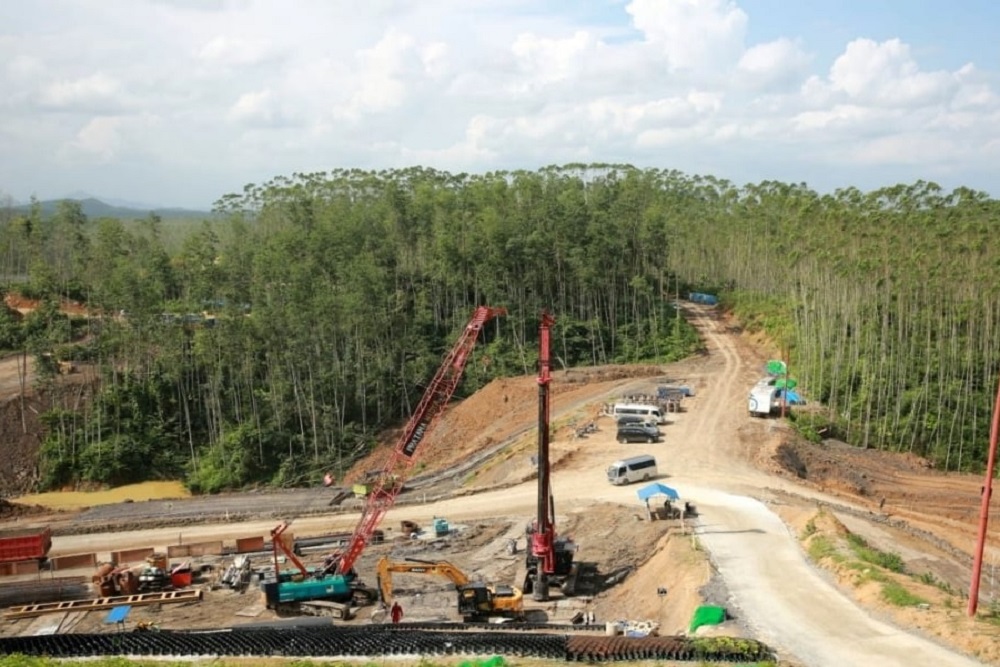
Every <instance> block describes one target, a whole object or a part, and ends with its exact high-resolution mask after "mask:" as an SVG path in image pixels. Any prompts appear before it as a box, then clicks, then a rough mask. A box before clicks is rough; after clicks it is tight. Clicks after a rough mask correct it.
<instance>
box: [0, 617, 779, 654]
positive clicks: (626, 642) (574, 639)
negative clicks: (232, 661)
mask: <svg viewBox="0 0 1000 667" xmlns="http://www.w3.org/2000/svg"><path fill="white" fill-rule="evenodd" d="M14 653H19V654H23V655H35V656H48V657H51V658H82V657H91V656H109V655H127V656H282V657H321V656H324V657H328V656H388V655H418V656H438V655H503V656H515V657H534V658H549V659H553V660H563V661H587V662H593V661H623V660H624V661H630V660H646V659H649V660H714V661H728V662H757V661H761V660H768V659H771V658H772V653H771V651H770V649H768V647H767V646H765V645H763V644H761V643H759V642H756V641H753V640H747V639H730V638H725V637H716V638H706V639H697V638H695V639H691V638H687V637H622V636H618V637H602V636H593V635H591V636H575V635H572V636H571V635H565V634H540V633H529V632H463V631H461V630H458V629H456V630H453V631H438V632H432V631H427V630H405V629H402V628H399V627H398V626H397V627H395V628H393V627H383V626H379V625H371V626H367V627H360V628H340V627H327V628H309V627H305V628H287V629H276V628H261V629H258V630H246V631H240V632H234V631H232V630H220V631H205V632H172V631H160V632H151V631H147V632H121V633H116V634H91V635H84V634H80V635H74V634H69V635H44V636H25V637H7V638H0V655H10V654H14Z"/></svg>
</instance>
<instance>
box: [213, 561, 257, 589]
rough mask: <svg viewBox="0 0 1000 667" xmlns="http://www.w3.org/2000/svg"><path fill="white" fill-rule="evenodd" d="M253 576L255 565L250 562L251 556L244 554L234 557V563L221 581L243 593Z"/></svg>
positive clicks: (227, 569) (224, 573)
mask: <svg viewBox="0 0 1000 667" xmlns="http://www.w3.org/2000/svg"><path fill="white" fill-rule="evenodd" d="M252 576H253V566H252V565H251V563H250V556H247V555H245V554H243V555H239V556H236V558H234V559H233V564H232V565H230V566H229V567H227V568H226V571H225V572H223V574H222V578H221V580H220V581H221V582H222V584H223V585H224V586H228V587H229V588H230V589H232V590H234V591H239V592H240V593H242V592H244V591H245V590H246V589H247V586H249V585H250V578H251V577H252Z"/></svg>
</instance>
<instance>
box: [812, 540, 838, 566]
mask: <svg viewBox="0 0 1000 667" xmlns="http://www.w3.org/2000/svg"><path fill="white" fill-rule="evenodd" d="M836 555H837V545H836V544H834V543H833V541H832V540H831V539H830V538H828V537H826V536H825V535H816V536H814V537H813V538H812V540H811V541H810V542H809V557H810V558H812V559H813V560H814V561H816V562H817V563H818V562H819V561H821V560H823V559H824V558H833V557H834V556H836Z"/></svg>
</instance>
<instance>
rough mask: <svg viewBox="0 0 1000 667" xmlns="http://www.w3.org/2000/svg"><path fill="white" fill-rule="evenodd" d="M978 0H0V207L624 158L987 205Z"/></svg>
mask: <svg viewBox="0 0 1000 667" xmlns="http://www.w3.org/2000/svg"><path fill="white" fill-rule="evenodd" d="M998 25H1000V3H998V2H995V1H994V0H955V1H952V2H945V1H944V0H823V1H822V2H819V1H816V2H813V1H809V2H805V1H802V0H780V1H779V0H367V1H366V2H357V1H348V0H33V1H32V2H13V1H10V2H3V3H0V154H2V156H3V157H2V159H0V197H5V198H8V197H9V198H13V199H14V200H15V201H20V202H24V201H27V200H28V199H29V198H30V197H31V196H36V197H38V198H40V199H51V198H61V197H66V196H74V195H77V196H78V195H80V194H81V193H87V194H90V195H94V196H98V197H101V198H104V199H105V200H115V201H125V202H134V203H139V204H142V205H144V206H179V207H187V208H199V209H206V208H208V207H210V206H211V204H212V203H213V202H214V201H216V200H217V199H219V198H220V197H221V196H223V195H225V194H227V193H231V192H240V191H242V190H243V187H244V185H246V184H248V183H263V182H266V181H268V180H270V179H271V178H273V177H275V176H291V175H292V174H294V173H297V172H301V173H308V172H316V171H327V170H330V169H336V168H362V169H384V168H392V167H408V166H413V165H422V166H429V167H434V168H437V169H442V170H447V171H452V172H469V173H483V172H487V171H492V170H496V169H528V170H534V169H537V168H539V167H543V166H546V165H552V164H564V163H569V162H614V163H630V164H634V165H636V166H639V167H655V168H664V169H677V170H680V171H682V172H686V173H688V174H692V175H693V174H702V175H712V176H716V177H719V178H725V179H728V180H730V181H733V182H735V183H737V184H744V183H750V182H753V183H756V182H760V181H764V180H780V181H786V182H793V183H806V184H808V185H809V186H810V187H813V188H814V189H817V190H819V191H821V192H832V191H833V190H835V189H837V188H841V187H850V186H854V187H858V188H861V189H862V190H871V189H875V188H878V187H882V186H887V185H893V184H896V183H912V182H914V181H916V180H918V179H923V180H928V181H934V182H936V183H938V184H940V185H941V186H942V187H944V188H946V189H951V188H954V187H958V186H967V187H972V188H975V189H979V190H984V191H986V192H988V193H990V194H991V195H993V196H998V195H1000V184H998V176H1000V170H998V165H1000V131H998V129H1000V39H997V37H996V34H995V29H996V27H997V26H998Z"/></svg>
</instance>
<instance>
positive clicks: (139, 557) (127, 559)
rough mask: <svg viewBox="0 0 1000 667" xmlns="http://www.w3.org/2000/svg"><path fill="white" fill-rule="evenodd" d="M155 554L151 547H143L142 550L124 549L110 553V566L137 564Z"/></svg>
mask: <svg viewBox="0 0 1000 667" xmlns="http://www.w3.org/2000/svg"><path fill="white" fill-rule="evenodd" d="M154 553H156V550H155V549H153V547H144V548H142V549H126V550H124V551H112V552H111V564H112V565H124V564H125V563H137V562H145V560H146V559H147V558H149V557H150V556H152V555H153V554H154Z"/></svg>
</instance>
